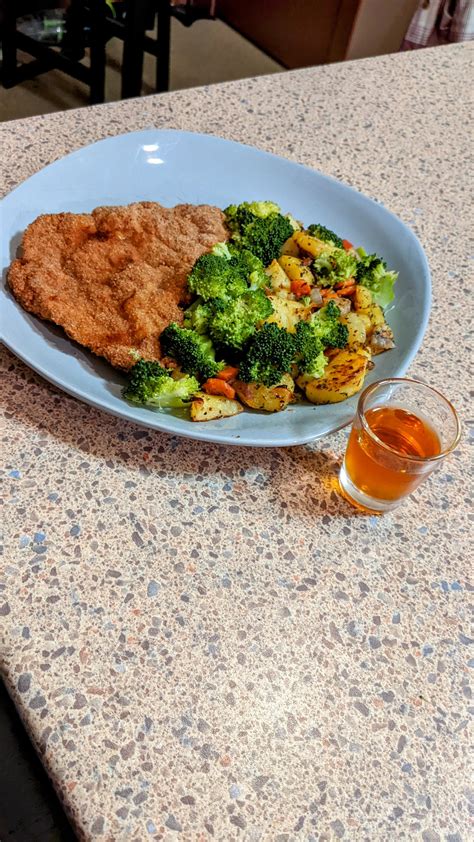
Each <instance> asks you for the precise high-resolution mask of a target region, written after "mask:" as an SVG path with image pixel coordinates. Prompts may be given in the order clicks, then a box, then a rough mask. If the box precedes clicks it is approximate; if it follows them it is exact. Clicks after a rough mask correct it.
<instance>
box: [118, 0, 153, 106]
mask: <svg viewBox="0 0 474 842" xmlns="http://www.w3.org/2000/svg"><path fill="white" fill-rule="evenodd" d="M149 3H150V0H134V2H133V3H129V5H128V9H127V19H126V22H125V32H124V40H123V59H122V99H129V98H130V97H133V96H140V93H141V89H142V76H143V54H144V46H145V30H146V27H147V23H148V22H149V17H150V15H149V12H150V6H149Z"/></svg>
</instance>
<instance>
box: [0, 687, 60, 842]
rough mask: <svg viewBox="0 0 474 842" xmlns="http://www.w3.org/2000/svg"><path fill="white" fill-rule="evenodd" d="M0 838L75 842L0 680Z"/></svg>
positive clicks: (20, 841) (18, 841) (5, 840)
mask: <svg viewBox="0 0 474 842" xmlns="http://www.w3.org/2000/svg"><path fill="white" fill-rule="evenodd" d="M0 746H1V755H0V839H1V840H2V842H75V840H76V836H75V834H74V833H73V831H72V829H71V827H70V825H69V822H68V820H67V818H66V816H65V814H64V812H63V809H62V807H61V804H60V802H59V800H58V798H57V796H56V793H55V792H54V789H53V786H52V784H51V782H50V780H49V778H48V776H47V774H46V772H45V770H44V768H43V766H42V765H41V762H40V760H39V758H38V756H37V754H36V752H35V750H34V748H33V746H32V744H31V742H30V740H29V738H28V735H27V733H26V731H25V729H24V727H23V725H22V722H21V720H20V718H19V716H18V714H17V712H16V710H15V706H14V705H13V702H12V701H11V699H10V697H9V695H8V693H7V691H6V689H5V686H4V684H3V682H2V681H1V680H0Z"/></svg>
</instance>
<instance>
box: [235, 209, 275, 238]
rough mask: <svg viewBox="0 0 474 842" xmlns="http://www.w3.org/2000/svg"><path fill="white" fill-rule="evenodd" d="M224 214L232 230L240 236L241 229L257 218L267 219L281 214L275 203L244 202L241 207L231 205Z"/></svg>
mask: <svg viewBox="0 0 474 842" xmlns="http://www.w3.org/2000/svg"><path fill="white" fill-rule="evenodd" d="M224 213H225V215H226V217H227V225H228V227H229V228H230V230H231V231H233V232H234V233H236V234H240V233H241V229H242V228H243V227H245V226H246V225H248V224H249V222H253V220H254V219H255V218H256V217H257V218H259V219H266V217H267V216H271V215H272V214H276V213H280V208H279V207H278V205H276V204H275V202H242V203H241V204H240V205H229V207H227V208H226V209H225V210H224Z"/></svg>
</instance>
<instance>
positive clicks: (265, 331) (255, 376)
mask: <svg viewBox="0 0 474 842" xmlns="http://www.w3.org/2000/svg"><path fill="white" fill-rule="evenodd" d="M294 355H295V341H294V338H293V336H292V335H291V333H287V331H286V330H284V329H283V328H280V327H278V326H277V325H276V324H273V323H272V324H265V325H263V327H262V328H261V329H260V330H257V332H256V333H254V335H253V336H252V338H251V339H250V342H249V345H248V347H247V350H246V353H245V355H244V357H243V359H242V360H241V361H240V370H239V376H240V379H241V380H243V381H244V382H246V383H252V382H256V383H263V385H265V386H274V385H275V384H276V383H279V382H280V380H281V378H282V375H283V374H287V373H288V372H289V371H290V370H291V365H292V362H293V358H294Z"/></svg>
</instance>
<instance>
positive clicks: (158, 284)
mask: <svg viewBox="0 0 474 842" xmlns="http://www.w3.org/2000/svg"><path fill="white" fill-rule="evenodd" d="M227 237H228V233H227V231H226V229H225V227H224V215H223V213H222V211H221V210H219V208H216V207H212V206H210V205H176V207H174V208H165V207H162V206H161V205H159V204H157V203H155V202H137V203H135V204H133V205H128V206H124V207H102V208H96V209H95V210H94V211H93V212H92V213H91V214H75V213H59V214H47V215H44V216H39V217H38V218H37V219H36V220H35V221H34V222H33V223H32V224H31V225H29V226H28V228H27V229H26V231H25V234H24V236H23V242H22V256H21V257H20V258H18V259H17V260H14V261H13V263H12V264H11V266H10V269H9V273H8V281H9V284H10V286H11V288H12V291H13V294H14V296H15V298H16V299H17V301H19V303H20V304H21V305H22V307H24V308H25V310H29V311H30V312H31V313H35V314H36V315H37V316H40V317H41V318H42V319H48V320H49V321H52V322H55V323H56V324H57V325H60V326H61V327H63V328H64V330H65V331H66V333H67V334H68V336H70V337H71V339H74V340H75V341H76V342H79V343H80V344H81V345H85V346H86V348H89V349H90V350H91V351H93V352H94V353H95V354H99V355H100V356H102V357H106V359H108V360H109V362H111V363H112V365H114V366H117V367H119V368H130V366H131V365H132V364H133V362H134V359H133V356H132V354H131V353H130V352H131V350H135V351H137V352H138V353H139V354H140V356H142V357H143V358H144V359H147V360H156V359H160V356H161V354H160V346H159V341H158V337H159V335H160V333H161V331H162V330H163V329H164V327H166V325H167V324H168V323H169V322H170V321H176V322H181V321H182V311H181V310H180V308H179V306H178V304H179V303H180V302H183V301H186V298H187V290H186V277H187V275H188V273H189V272H190V270H191V268H192V266H193V264H194V263H195V261H196V260H197V258H198V257H200V255H201V254H203V253H204V252H206V251H209V249H210V248H211V247H212V246H213V245H214V243H217V242H221V241H223V240H226V239H227Z"/></svg>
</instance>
